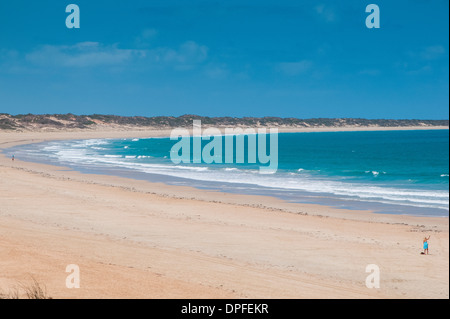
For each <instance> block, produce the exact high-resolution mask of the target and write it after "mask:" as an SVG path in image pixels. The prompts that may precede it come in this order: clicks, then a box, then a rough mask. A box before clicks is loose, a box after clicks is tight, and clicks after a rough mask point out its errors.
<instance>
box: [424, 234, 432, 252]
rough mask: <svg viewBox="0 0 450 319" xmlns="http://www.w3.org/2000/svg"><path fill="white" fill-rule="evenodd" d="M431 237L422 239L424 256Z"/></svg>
mask: <svg viewBox="0 0 450 319" xmlns="http://www.w3.org/2000/svg"><path fill="white" fill-rule="evenodd" d="M430 237H431V235H430V236H428V238H427V237H425V238H424V239H423V254H424V255H428V240H429V239H430Z"/></svg>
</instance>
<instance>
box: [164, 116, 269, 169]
mask: <svg viewBox="0 0 450 319" xmlns="http://www.w3.org/2000/svg"><path fill="white" fill-rule="evenodd" d="M246 138H247V143H245V141H246ZM170 139H171V140H178V139H179V141H178V142H177V143H175V145H173V147H172V149H171V150H170V159H171V160H172V162H173V163H174V164H180V163H197V164H199V163H205V164H212V163H216V164H234V163H236V164H239V163H246V164H256V163H257V161H258V163H259V164H261V165H260V166H259V171H260V173H275V172H276V171H277V169H278V129H277V128H270V130H269V132H267V129H266V128H258V129H254V128H246V129H243V128H225V129H223V130H220V129H218V128H215V127H208V128H206V129H205V130H203V131H202V123H201V121H200V120H194V121H193V128H192V138H191V134H190V132H189V130H188V129H185V128H176V129H174V130H172V133H171V134H170ZM235 140H236V143H235ZM202 141H209V142H208V143H207V144H206V145H202ZM191 142H192V143H191ZM267 142H269V143H267ZM245 144H247V156H245V154H246V153H245V151H246V149H245Z"/></svg>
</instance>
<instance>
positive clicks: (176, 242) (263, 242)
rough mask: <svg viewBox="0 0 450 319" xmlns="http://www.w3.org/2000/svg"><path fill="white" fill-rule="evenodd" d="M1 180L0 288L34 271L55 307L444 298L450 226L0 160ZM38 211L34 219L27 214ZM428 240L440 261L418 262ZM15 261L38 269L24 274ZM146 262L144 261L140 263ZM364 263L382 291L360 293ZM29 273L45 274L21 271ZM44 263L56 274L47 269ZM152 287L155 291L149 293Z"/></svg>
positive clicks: (12, 137) (76, 135)
mask: <svg viewBox="0 0 450 319" xmlns="http://www.w3.org/2000/svg"><path fill="white" fill-rule="evenodd" d="M390 129H392V128H390ZM402 129H405V128H402ZM409 129H418V128H417V127H414V128H409ZM441 129H444V128H441ZM445 129H448V128H445ZM347 130H349V129H347ZM357 130H368V128H363V129H362V128H358V129H357ZM309 131H312V130H309ZM314 131H317V130H314ZM280 132H284V130H280ZM292 132H293V131H292ZM169 134H170V130H167V131H159V130H153V131H151V130H138V131H117V130H116V131H91V132H86V131H73V132H24V133H18V132H15V133H13V132H11V133H3V132H2V133H0V149H3V148H7V147H12V146H14V145H18V144H28V143H35V142H41V141H46V140H55V139H58V140H65V139H88V138H132V137H135V138H138V137H155V136H159V137H163V136H168V135H169ZM0 172H1V175H0V176H1V177H2V178H1V182H0V187H1V190H2V191H3V192H4V194H5V197H3V198H2V199H1V200H0V202H1V204H2V205H1V207H2V208H1V210H0V228H2V232H0V233H1V234H3V235H0V236H1V238H2V241H3V244H2V245H1V246H0V255H1V256H2V258H0V260H6V262H4V261H2V262H1V263H0V270H2V271H0V274H2V275H0V290H1V288H3V290H4V289H5V288H4V287H5V286H6V287H11V285H13V283H14V280H18V279H20V278H21V280H24V276H25V274H26V273H33V274H34V275H35V276H36V277H39V278H37V279H39V280H41V281H43V282H45V283H46V285H47V289H48V290H49V293H50V294H53V297H55V298H58V297H61V298H73V297H75V298H90V297H93V298H96V297H101V296H104V297H113V298H133V297H137V298H192V297H193V298H247V297H248V298H384V297H387V298H448V295H449V294H448V218H433V217H412V216H396V215H385V214H373V213H371V212H370V211H349V210H343V209H335V208H331V207H326V206H321V205H313V204H294V203H287V202H283V201H282V200H277V199H274V198H271V197H265V196H264V197H263V196H252V195H236V194H225V193H219V192H214V191H204V190H198V189H193V188H190V187H181V186H168V185H162V184H156V183H150V182H145V181H136V180H131V179H126V178H119V177H114V176H104V175H91V174H89V175H87V174H81V173H78V172H74V171H70V170H67V169H64V168H62V167H56V166H49V165H43V164H35V163H29V162H21V161H20V160H16V161H15V162H14V163H12V162H11V160H10V159H8V158H5V157H4V155H3V154H1V153H0ZM44 190H45V191H44ZM22 192H24V193H22ZM24 194H27V195H29V197H25V196H24ZM113 203H114V205H113ZM36 204H39V205H37V206H36ZM74 207H77V212H74V211H73V209H74ZM33 208H34V209H36V208H37V211H38V212H34V211H30V209H33ZM156 225H157V226H158V227H156ZM144 226H145V227H148V229H150V230H151V231H150V232H149V231H148V229H147V228H145V227H144ZM426 234H432V239H433V238H434V239H435V242H432V244H431V245H430V246H431V248H430V250H431V249H433V247H434V251H435V253H434V254H432V255H430V256H420V254H419V252H420V244H421V237H423V236H424V235H426ZM62 238H70V241H69V240H67V241H65V240H61V239H62ZM54 239H57V240H56V242H54V241H53V240H54ZM205 239H207V241H206V242H205ZM311 239H312V241H313V242H312V243H311ZM92 243H95V244H92ZM97 245H98V246H97ZM11 247H14V248H11ZM99 247H102V248H103V249H99ZM111 248H113V249H111ZM19 251H20V252H21V251H23V252H26V253H27V254H30V256H31V255H32V256H35V259H33V260H32V262H31V263H28V262H27V263H25V264H23V259H21V258H23V253H18V252H19ZM32 252H33V253H32ZM132 252H135V254H134V253H132ZM292 252H295V254H292ZM148 255H151V256H152V259H151V260H150V259H148V257H144V256H148ZM74 257H76V258H74ZM122 257H123V258H122ZM424 258H428V260H424ZM69 259H70V260H73V259H79V260H82V262H79V263H80V264H82V263H86V266H83V267H82V266H81V265H80V268H81V269H82V270H81V271H82V272H83V269H88V270H87V271H88V273H89V274H90V275H92V276H93V277H92V280H91V282H90V285H91V286H88V287H89V289H84V290H82V289H80V290H78V291H74V290H70V289H67V288H65V287H64V285H63V284H61V283H63V281H64V278H65V276H66V275H67V274H66V273H65V272H64V269H63V268H64V267H65V266H64V267H62V268H58V267H56V268H55V265H56V264H57V263H56V264H54V260H58V262H59V263H64V262H66V261H67V263H66V264H71V263H77V262H75V261H74V262H68V261H69ZM142 260H146V261H147V262H148V263H147V264H145V263H144V262H143V261H142ZM154 260H157V262H155V261H154ZM175 261H176V262H175ZM178 261H179V262H178ZM108 262H109V264H108ZM371 263H376V264H377V263H378V264H381V265H380V267H381V268H382V269H384V270H383V271H386V272H387V273H383V278H384V281H383V288H382V289H368V288H367V287H365V285H364V279H365V277H366V276H367V274H366V273H365V266H366V265H367V264H371ZM31 264H33V265H35V266H36V267H37V269H40V270H39V271H30V269H28V270H26V269H24V268H27V267H29V268H32V267H31ZM44 265H47V266H51V267H49V270H47V269H46V267H43V266H44ZM149 265H150V266H149ZM431 265H433V267H438V268H437V271H435V272H434V274H426V275H424V273H425V269H426V268H424V267H430V266H431ZM25 266H26V267H25ZM148 267H150V268H148ZM52 272H53V274H54V273H59V275H58V276H59V277H58V276H56V277H58V278H59V279H61V278H63V279H62V281H61V280H59V279H58V280H57V279H56V278H54V277H55V276H53V275H52ZM90 272H92V273H90ZM230 272H231V273H233V276H232V275H230ZM100 273H102V274H103V273H109V274H111V276H113V277H114V276H117V275H118V274H121V276H122V280H119V281H118V282H117V283H115V285H114V287H110V285H111V278H110V277H108V276H106V275H99V274H100ZM94 274H96V275H95V276H94ZM436 274H439V276H437V275H436ZM96 276H99V277H96ZM143 278H145V280H144V281H146V283H145V284H142V287H141V286H139V289H136V291H133V288H132V287H131V286H132V283H134V284H137V283H139V282H142V279H143ZM147 281H148V283H147ZM262 282H263V283H264V284H262ZM292 282H295V285H292ZM430 282H431V284H430ZM108 285H109V286H108ZM154 285H158V287H161V290H158V291H154V289H151V287H154ZM106 287H109V288H108V289H107V288H106ZM112 288H114V289H112Z"/></svg>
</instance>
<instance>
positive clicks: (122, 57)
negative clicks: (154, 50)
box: [25, 42, 145, 68]
mask: <svg viewBox="0 0 450 319" xmlns="http://www.w3.org/2000/svg"><path fill="white" fill-rule="evenodd" d="M144 56H145V51H142V50H129V49H119V48H117V46H115V45H112V46H106V45H103V44H100V43H98V42H80V43H77V44H75V45H44V46H42V47H40V48H38V49H36V50H34V51H33V52H31V53H29V54H27V55H26V56H25V59H26V60H27V61H28V62H31V63H33V64H36V65H40V66H56V67H79V68H80V67H93V66H102V65H118V64H123V63H124V62H127V61H130V60H131V59H133V58H140V57H144Z"/></svg>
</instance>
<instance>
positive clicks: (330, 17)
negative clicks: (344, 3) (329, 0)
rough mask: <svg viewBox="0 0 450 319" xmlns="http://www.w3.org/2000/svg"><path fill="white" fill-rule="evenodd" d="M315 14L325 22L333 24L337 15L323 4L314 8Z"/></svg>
mask: <svg viewBox="0 0 450 319" xmlns="http://www.w3.org/2000/svg"><path fill="white" fill-rule="evenodd" d="M314 10H315V11H316V13H317V14H318V15H319V16H320V17H321V18H322V19H324V20H325V21H327V22H334V21H336V19H337V14H336V12H335V10H334V9H332V8H331V7H330V6H326V5H324V4H319V5H317V6H315V7H314Z"/></svg>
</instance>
